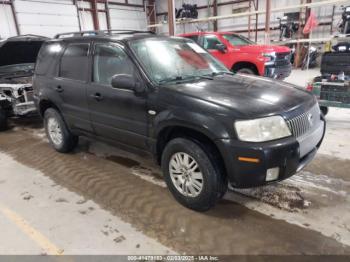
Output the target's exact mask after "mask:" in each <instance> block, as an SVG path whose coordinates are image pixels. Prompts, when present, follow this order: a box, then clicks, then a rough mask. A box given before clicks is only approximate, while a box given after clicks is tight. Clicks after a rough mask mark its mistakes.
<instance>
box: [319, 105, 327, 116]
mask: <svg viewBox="0 0 350 262" xmlns="http://www.w3.org/2000/svg"><path fill="white" fill-rule="evenodd" d="M320 109H321V112H322V114H323V115H324V116H325V115H327V114H328V107H327V106H320Z"/></svg>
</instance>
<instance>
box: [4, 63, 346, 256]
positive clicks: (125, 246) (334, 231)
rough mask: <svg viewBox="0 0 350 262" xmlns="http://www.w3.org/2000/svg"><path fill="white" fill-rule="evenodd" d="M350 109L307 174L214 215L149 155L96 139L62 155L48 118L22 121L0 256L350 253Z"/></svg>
mask: <svg viewBox="0 0 350 262" xmlns="http://www.w3.org/2000/svg"><path fill="white" fill-rule="evenodd" d="M317 74H318V72H317V70H310V72H309V73H308V74H307V75H306V74H305V73H304V71H300V70H296V71H293V73H292V75H291V77H289V78H288V79H287V80H286V81H288V82H291V83H296V84H300V85H301V86H305V85H306V83H307V81H308V79H309V78H311V77H312V76H315V75H317ZM349 114H350V111H349V112H348V110H344V109H331V110H330V112H329V114H328V116H327V122H328V123H327V124H328V129H327V133H326V137H325V141H324V143H323V145H322V147H321V149H320V151H319V154H318V155H317V157H316V159H315V160H314V162H313V163H312V164H311V165H309V166H308V167H307V169H306V170H304V171H302V172H300V173H299V174H297V175H295V176H294V177H292V178H291V179H288V180H286V181H284V182H281V183H278V184H275V185H271V186H266V187H260V188H256V189H249V190H235V191H230V192H228V194H227V195H226V196H225V199H224V200H223V201H222V202H221V203H219V205H218V207H217V208H215V209H214V210H212V211H210V212H208V213H204V214H198V213H196V212H192V211H190V210H187V209H185V208H183V207H181V206H180V205H178V204H177V203H176V202H175V200H173V199H172V197H171V196H170V194H169V193H168V191H167V190H166V189H165V185H164V182H163V181H162V179H161V174H160V170H159V168H157V167H156V166H154V165H153V163H152V162H151V161H149V160H148V159H144V158H142V157H140V156H137V155H133V154H131V153H127V152H124V151H121V150H119V149H116V148H113V147H109V146H108V145H105V144H102V143H95V142H94V143H90V142H87V141H82V143H81V144H80V146H79V148H78V149H77V151H76V152H74V153H73V154H70V155H62V154H58V153H56V152H54V151H53V150H52V149H51V148H50V147H49V146H48V145H47V141H46V139H45V135H44V132H43V130H42V127H41V125H40V123H37V124H34V125H32V124H28V123H27V122H18V123H16V124H17V127H16V128H13V129H12V130H9V131H7V132H4V133H2V134H0V170H1V171H0V232H1V234H0V254H175V253H181V254H185V253H187V254H188V253H191V254H204V253H205V254H208V253H209V254H211V253H213V254H214V253H215V254H305V253H307V254H350V247H349V246H350V205H349V204H350V177H349V176H348V168H350V161H349V160H350V137H349V132H348V131H349V130H350V118H349V116H350V115H349Z"/></svg>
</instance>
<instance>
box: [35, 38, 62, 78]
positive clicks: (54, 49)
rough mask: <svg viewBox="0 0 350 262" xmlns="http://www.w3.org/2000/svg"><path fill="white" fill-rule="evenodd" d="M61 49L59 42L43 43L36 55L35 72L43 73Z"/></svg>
mask: <svg viewBox="0 0 350 262" xmlns="http://www.w3.org/2000/svg"><path fill="white" fill-rule="evenodd" d="M61 50H62V46H61V45H60V44H59V43H46V44H44V45H43V46H42V48H41V50H40V52H39V55H38V59H37V62H36V67H35V73H36V74H37V75H45V74H46V73H47V71H48V69H49V67H50V66H51V64H52V63H53V61H54V60H55V58H56V57H57V55H58V54H59V53H60V51H61Z"/></svg>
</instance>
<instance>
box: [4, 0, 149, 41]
mask: <svg viewBox="0 0 350 262" xmlns="http://www.w3.org/2000/svg"><path fill="white" fill-rule="evenodd" d="M2 1H3V0H0V37H1V38H7V37H10V36H14V35H16V27H15V22H14V19H13V14H12V11H11V6H10V5H8V4H2ZM5 1H6V0H5ZM109 2H111V3H112V2H120V3H125V0H110V1H109ZM77 3H78V7H79V8H81V9H88V10H80V11H79V12H78V9H77V7H76V6H75V5H74V4H73V1H72V0H15V1H14V7H15V10H16V15H17V20H18V24H19V30H20V33H21V34H37V35H43V36H48V37H52V36H54V35H55V34H57V33H60V32H71V31H79V20H80V25H81V28H82V30H93V29H94V25H93V18H92V13H91V11H90V9H91V6H90V4H89V3H88V2H84V1H80V0H78V1H77ZM128 3H130V4H137V5H142V4H143V0H129V1H128ZM98 9H99V10H105V5H104V4H98ZM109 9H110V19H111V28H112V29H138V30H141V29H142V30H146V29H147V28H146V25H147V19H146V13H145V11H144V8H143V7H142V8H141V7H129V6H118V5H112V4H110V5H109ZM77 12H78V14H79V20H78V16H77ZM98 16H99V25H100V29H107V15H106V13H105V12H98Z"/></svg>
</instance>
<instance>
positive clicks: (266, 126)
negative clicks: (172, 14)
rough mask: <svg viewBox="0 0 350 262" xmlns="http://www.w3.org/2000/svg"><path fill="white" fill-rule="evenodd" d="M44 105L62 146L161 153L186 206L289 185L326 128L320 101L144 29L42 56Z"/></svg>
mask: <svg viewBox="0 0 350 262" xmlns="http://www.w3.org/2000/svg"><path fill="white" fill-rule="evenodd" d="M34 99H35V101H36V105H37V108H38V110H39V112H40V114H41V115H42V116H43V118H44V124H45V128H46V132H47V136H48V138H49V141H50V143H51V144H52V146H53V147H54V148H55V149H56V150H57V151H59V152H63V153H65V152H68V151H71V150H72V149H73V148H74V147H75V146H76V145H77V142H78V137H79V136H88V137H92V138H96V139H101V140H104V141H106V142H108V143H114V144H119V145H124V146H125V145H126V146H128V147H130V148H135V149H138V150H142V151H145V152H149V153H151V154H152V155H153V156H154V157H155V159H156V160H157V161H158V163H159V164H160V165H161V167H162V170H163V174H164V178H165V180H166V183H167V185H168V187H169V189H170V191H171V192H172V194H173V195H174V197H175V198H176V199H177V200H178V201H179V202H180V203H181V204H183V205H185V206H187V207H189V208H192V209H195V210H199V211H204V210H208V209H209V208H211V207H212V206H214V205H215V203H216V202H217V200H218V199H220V198H221V197H222V196H223V195H224V194H225V192H226V190H227V186H228V183H230V184H231V185H232V186H233V187H239V188H243V187H253V186H259V185H263V184H266V183H270V182H274V181H279V180H283V179H285V178H288V177H290V176H291V175H293V174H295V173H296V172H298V171H299V170H301V169H302V168H303V167H304V166H305V165H306V164H307V163H308V162H310V161H311V159H312V158H313V157H314V156H315V153H316V150H317V148H318V147H319V145H320V143H321V141H322V138H323V135H324V132H325V121H324V119H323V116H322V115H321V113H320V110H319V106H318V103H317V101H316V99H315V97H314V96H313V95H311V94H310V93H308V92H306V91H303V90H299V89H298V88H296V87H295V86H292V85H290V84H286V83H284V82H278V81H274V80H270V79H267V78H261V77H257V76H251V75H241V74H232V73H231V72H230V71H228V70H227V69H226V68H225V67H224V66H223V65H222V64H221V63H220V62H218V61H217V60H215V59H214V58H213V57H212V56H211V55H210V54H208V53H207V52H206V51H205V50H203V49H202V48H201V47H200V46H198V45H197V44H195V43H194V42H193V41H192V40H189V39H185V38H177V37H163V36H157V35H154V34H152V33H148V32H138V31H94V32H79V33H70V34H69V33H67V34H61V35H58V36H56V39H54V40H50V41H47V42H46V43H45V44H44V45H43V47H42V48H41V51H40V53H39V56H38V60H37V64H36V68H35V75H34Z"/></svg>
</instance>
